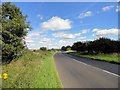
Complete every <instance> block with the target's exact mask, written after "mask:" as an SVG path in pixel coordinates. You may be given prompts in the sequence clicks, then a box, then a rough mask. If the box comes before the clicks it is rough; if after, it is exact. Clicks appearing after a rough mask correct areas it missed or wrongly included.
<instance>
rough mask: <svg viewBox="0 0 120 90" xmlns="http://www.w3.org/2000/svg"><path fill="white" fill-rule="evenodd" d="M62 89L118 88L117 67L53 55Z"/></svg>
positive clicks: (63, 55) (70, 56) (89, 60)
mask: <svg viewBox="0 0 120 90" xmlns="http://www.w3.org/2000/svg"><path fill="white" fill-rule="evenodd" d="M54 58H55V64H56V68H57V70H58V74H59V76H60V79H61V82H62V84H63V87H64V88H118V78H119V77H120V76H119V75H118V66H119V65H117V64H111V63H107V62H102V61H96V60H91V59H86V58H80V57H76V56H72V55H68V54H64V53H57V54H55V55H54Z"/></svg>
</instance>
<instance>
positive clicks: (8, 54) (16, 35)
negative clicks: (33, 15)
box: [0, 2, 31, 62]
mask: <svg viewBox="0 0 120 90" xmlns="http://www.w3.org/2000/svg"><path fill="white" fill-rule="evenodd" d="M0 16H1V17H2V18H1V23H2V33H1V34H2V60H3V62H4V61H11V60H12V59H14V58H16V57H18V56H20V55H21V54H22V51H23V50H24V48H25V46H26V45H25V41H24V37H25V36H26V34H27V32H28V31H29V30H31V27H30V23H29V22H27V20H26V19H27V16H23V14H22V12H21V11H20V8H18V7H16V6H15V5H12V4H11V3H9V2H7V3H3V4H2V11H1V13H0ZM0 30H1V29H0Z"/></svg>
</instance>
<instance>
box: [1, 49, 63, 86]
mask: <svg viewBox="0 0 120 90" xmlns="http://www.w3.org/2000/svg"><path fill="white" fill-rule="evenodd" d="M53 55H54V52H52V51H37V52H32V51H29V52H26V53H25V54H24V55H22V56H21V57H19V59H18V60H17V61H15V60H13V61H12V62H11V63H10V64H7V65H3V67H2V68H3V72H6V73H8V79H6V80H2V88H61V87H62V85H61V82H60V80H59V77H58V75H57V71H56V69H55V65H54V59H53ZM13 67H15V68H13Z"/></svg>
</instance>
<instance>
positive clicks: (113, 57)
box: [68, 52, 120, 64]
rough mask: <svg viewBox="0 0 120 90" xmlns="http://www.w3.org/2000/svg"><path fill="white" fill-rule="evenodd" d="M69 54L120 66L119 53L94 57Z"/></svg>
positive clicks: (92, 55) (78, 53) (74, 53)
mask: <svg viewBox="0 0 120 90" xmlns="http://www.w3.org/2000/svg"><path fill="white" fill-rule="evenodd" d="M68 54H72V55H75V56H79V57H85V58H91V59H95V60H101V61H106V62H111V63H118V64H120V60H119V59H118V54H117V53H113V54H97V55H94V54H84V53H82V52H70V53H68Z"/></svg>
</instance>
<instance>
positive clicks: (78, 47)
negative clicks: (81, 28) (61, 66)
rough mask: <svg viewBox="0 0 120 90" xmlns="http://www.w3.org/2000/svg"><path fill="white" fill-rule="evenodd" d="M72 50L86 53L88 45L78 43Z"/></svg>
mask: <svg viewBox="0 0 120 90" xmlns="http://www.w3.org/2000/svg"><path fill="white" fill-rule="evenodd" d="M72 50H76V51H85V50H86V43H82V42H76V43H74V44H73V45H72Z"/></svg>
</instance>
